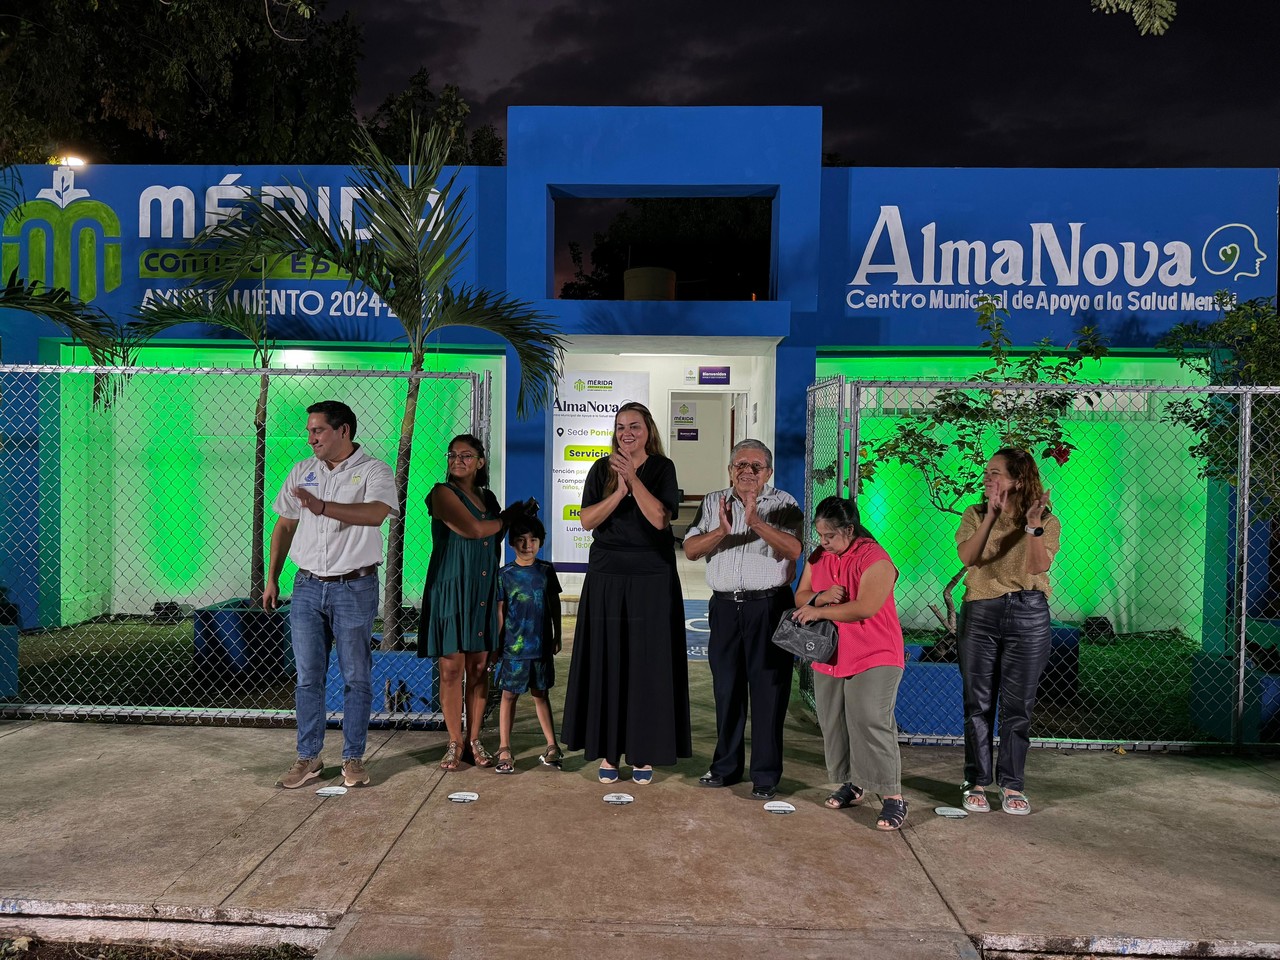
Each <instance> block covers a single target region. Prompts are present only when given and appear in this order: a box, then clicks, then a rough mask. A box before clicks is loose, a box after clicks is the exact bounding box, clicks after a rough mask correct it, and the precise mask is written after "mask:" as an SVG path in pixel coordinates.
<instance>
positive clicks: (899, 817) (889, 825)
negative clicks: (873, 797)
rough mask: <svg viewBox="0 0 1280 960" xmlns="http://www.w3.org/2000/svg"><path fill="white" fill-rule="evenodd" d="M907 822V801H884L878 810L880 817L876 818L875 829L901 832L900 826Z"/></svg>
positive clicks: (901, 799)
mask: <svg viewBox="0 0 1280 960" xmlns="http://www.w3.org/2000/svg"><path fill="white" fill-rule="evenodd" d="M906 822H907V799H906V797H900V798H899V799H897V800H885V802H884V805H883V806H882V807H881V808H880V816H878V817H876V829H877V830H884V831H886V832H888V831H890V830H901V829H902V825H903V824H904V823H906Z"/></svg>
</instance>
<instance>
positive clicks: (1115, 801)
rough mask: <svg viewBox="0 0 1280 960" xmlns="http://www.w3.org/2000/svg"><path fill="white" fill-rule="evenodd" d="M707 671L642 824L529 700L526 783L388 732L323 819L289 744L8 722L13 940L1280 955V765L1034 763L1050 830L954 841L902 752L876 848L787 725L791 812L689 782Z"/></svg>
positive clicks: (5, 900) (413, 950)
mask: <svg viewBox="0 0 1280 960" xmlns="http://www.w3.org/2000/svg"><path fill="white" fill-rule="evenodd" d="M690 673H691V693H692V696H693V710H694V743H695V751H696V753H697V757H696V758H695V759H694V760H691V761H686V762H685V763H683V764H681V765H680V766H679V767H678V768H676V769H674V770H660V771H659V772H658V775H657V778H656V779H655V782H654V783H653V784H651V785H648V786H639V785H632V784H631V783H630V781H623V782H621V783H620V784H619V785H618V787H615V788H612V789H620V790H624V791H627V792H630V793H632V794H633V795H634V796H635V802H634V803H632V804H630V805H628V806H615V805H610V804H606V803H604V802H602V797H603V795H604V794H605V793H608V792H610V791H611V788H609V787H606V786H604V785H602V784H599V783H598V782H597V781H596V777H595V767H594V765H587V766H584V765H583V763H582V760H581V757H580V756H571V757H570V758H569V760H568V761H567V762H566V764H565V769H564V771H562V772H556V771H554V770H550V769H546V768H541V767H539V765H538V763H537V760H536V756H537V753H538V752H539V751H540V749H541V737H540V735H539V734H538V732H537V727H536V723H535V721H534V720H533V718H532V706H531V705H530V704H525V703H522V704H521V713H520V719H519V722H518V725H517V736H516V737H515V747H516V751H517V754H518V758H519V759H518V772H517V775H515V776H511V777H499V776H497V775H495V774H494V773H493V772H492V771H489V770H479V769H474V768H471V767H465V766H464V767H463V769H462V770H461V771H459V772H458V773H453V774H445V773H442V772H441V771H440V770H438V769H437V767H436V761H437V760H438V759H439V756H440V754H441V753H442V751H443V746H444V735H443V734H440V733H425V732H414V731H373V732H372V733H371V735H370V744H369V758H368V759H369V767H370V771H371V773H372V775H373V778H374V780H373V784H372V786H370V787H368V788H363V789H356V790H351V791H349V792H348V793H347V794H346V795H345V796H341V797H335V798H330V799H322V798H320V797H318V796H316V794H315V790H314V788H313V787H312V786H311V785H308V788H304V789H301V790H296V791H285V790H281V789H278V788H277V787H275V785H274V784H275V781H276V779H277V778H278V777H279V776H280V774H282V773H283V772H284V770H285V769H286V768H287V766H288V765H289V762H290V761H291V760H292V757H293V745H294V732H293V730H292V729H236V728H222V727H215V726H202V727H197V726H129V725H113V724H98V723H41V722H8V723H2V724H0V765H2V769H3V770H4V771H5V772H6V776H5V777H4V778H3V780H2V781H0V783H2V784H3V785H2V786H0V934H3V935H8V936H11V935H15V934H18V933H30V934H34V935H36V936H41V937H45V938H50V939H56V938H61V939H90V938H101V937H106V938H113V939H130V938H132V939H147V940H159V939H166V938H172V939H176V940H180V941H183V942H186V943H187V944H194V943H205V944H228V945H231V944H234V945H246V944H262V943H266V944H275V943H278V942H282V941H289V942H294V943H299V944H302V945H306V946H311V947H315V948H318V949H319V950H320V954H321V956H322V957H323V958H328V957H375V956H379V957H385V956H397V957H423V958H443V957H526V956H528V957H532V956H535V955H536V956H555V957H569V958H576V957H593V958H612V957H624V956H627V957H632V956H634V955H635V954H636V953H638V952H643V953H644V954H645V955H646V956H647V957H652V958H665V957H688V956H691V955H697V956H699V957H700V958H702V960H719V958H722V957H723V958H735V960H736V958H740V957H742V956H743V955H744V954H746V953H747V952H754V953H755V954H756V955H763V956H788V957H812V958H828V957H830V958H836V957H840V958H850V957H853V958H862V957H866V958H873V957H874V958H882V957H904V958H916V957H919V958H926V957H929V958H938V957H977V956H982V955H984V952H985V955H987V956H993V955H1001V951H1042V952H1050V953H1076V954H1084V955H1088V954H1095V955H1096V954H1106V953H1126V954H1129V955H1131V956H1133V955H1150V956H1155V955H1165V956H1169V955H1177V956H1237V957H1280V760H1274V759H1229V758H1218V757H1204V758H1196V757H1187V756H1177V755H1167V756H1162V755H1151V754H1142V753H1139V754H1128V755H1124V756H1120V755H1116V754H1113V753H1110V752H1103V751H1093V752H1084V751H1074V752H1068V751H1048V750H1033V751H1032V753H1031V757H1030V761H1029V770H1028V793H1029V795H1030V796H1031V798H1032V801H1033V803H1034V804H1035V812H1034V814H1033V815H1032V816H1030V817H1011V816H1008V815H1006V814H1003V813H1001V812H999V811H998V810H997V811H994V812H992V813H990V814H985V815H971V816H969V817H968V818H967V819H965V820H947V819H943V818H941V817H937V816H935V815H934V813H933V808H934V807H935V806H938V805H957V804H958V803H959V795H958V794H959V790H958V786H957V784H958V783H959V780H960V766H961V759H962V758H961V754H960V751H959V750H957V749H954V748H938V747H908V748H904V750H903V770H904V777H905V786H906V793H907V796H908V797H909V799H910V801H911V810H910V819H909V821H908V825H907V827H906V829H904V830H903V831H902V832H901V833H898V834H888V833H880V832H877V831H876V830H875V814H876V812H877V810H878V807H879V805H878V803H869V804H868V805H866V806H864V807H859V808H854V809H851V810H846V811H839V812H835V811H830V810H826V809H824V808H823V807H822V806H821V802H822V799H823V798H824V797H825V796H826V794H827V793H828V792H829V789H830V786H829V785H828V784H826V783H825V779H826V775H825V772H824V770H823V767H822V753H821V742H820V738H819V736H818V733H817V731H816V729H815V728H814V727H813V726H812V725H811V724H810V722H809V721H808V719H807V718H806V717H805V716H803V715H802V714H801V712H800V711H798V710H795V709H794V705H793V711H792V716H791V718H790V719H789V722H788V723H789V726H788V731H787V744H788V754H787V767H786V777H785V779H784V781H783V784H782V788H781V793H780V799H786V800H789V801H790V802H792V803H794V804H795V806H796V808H797V809H796V812H795V813H793V814H789V815H784V816H779V815H775V814H770V813H767V812H765V811H764V810H763V807H762V804H761V803H759V802H757V801H753V800H751V799H750V797H749V795H748V794H749V791H750V785H749V784H748V785H739V786H736V787H733V788H730V789H724V790H706V789H703V788H700V787H698V786H697V784H696V782H695V781H696V780H697V777H698V776H699V775H700V774H701V773H703V772H704V770H705V769H706V765H707V759H708V757H709V755H710V750H711V743H712V741H711V737H712V723H713V720H712V710H711V703H710V693H709V687H710V684H709V679H708V677H709V675H708V674H707V668H706V665H705V664H690ZM557 716H558V711H557ZM488 739H489V742H490V743H491V744H493V743H494V741H493V739H492V737H489V738H488ZM328 745H329V750H328V754H327V756H326V759H327V760H328V761H330V762H331V763H332V764H333V765H332V766H331V767H330V769H329V772H330V773H331V774H333V775H334V776H335V777H336V774H337V772H338V771H337V765H336V763H333V761H336V760H337V759H338V755H339V752H340V735H339V734H338V733H337V732H335V731H331V732H330V734H329V739H328ZM325 782H326V781H321V782H320V783H317V784H316V785H315V786H321V785H324V783H325ZM332 782H338V781H337V780H336V779H335V780H334V781H332ZM455 790H474V791H475V792H477V793H478V794H479V795H480V798H479V800H478V801H477V802H475V803H470V804H459V803H451V802H450V801H449V800H448V799H447V797H448V794H449V793H450V792H452V791H455Z"/></svg>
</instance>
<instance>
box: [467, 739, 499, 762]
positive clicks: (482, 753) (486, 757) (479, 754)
mask: <svg viewBox="0 0 1280 960" xmlns="http://www.w3.org/2000/svg"><path fill="white" fill-rule="evenodd" d="M471 757H472V761H473V762H474V763H475V765H476V766H477V767H492V766H493V764H494V759H493V754H491V753H490V752H489V751H488V750H486V749H485V748H484V744H483V743H481V742H480V741H479V740H472V741H471Z"/></svg>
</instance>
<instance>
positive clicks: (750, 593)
mask: <svg viewBox="0 0 1280 960" xmlns="http://www.w3.org/2000/svg"><path fill="white" fill-rule="evenodd" d="M785 589H786V588H785V587H773V588H772V589H770V590H712V591H711V595H712V596H713V597H715V598H716V599H717V600H732V601H733V602H734V603H742V602H743V601H744V600H768V599H769V598H770V597H772V596H774V595H775V594H778V593H781V592H782V591H783V590H785Z"/></svg>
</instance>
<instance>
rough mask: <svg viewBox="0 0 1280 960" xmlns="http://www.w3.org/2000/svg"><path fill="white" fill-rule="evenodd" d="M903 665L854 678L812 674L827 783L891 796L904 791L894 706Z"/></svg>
mask: <svg viewBox="0 0 1280 960" xmlns="http://www.w3.org/2000/svg"><path fill="white" fill-rule="evenodd" d="M901 682H902V668H901V667H872V668H871V669H870V670H864V671H863V672H862V673H859V674H855V675H854V676H852V677H829V676H827V675H826V674H825V673H818V672H817V671H816V670H815V671H814V673H813V699H814V702H815V704H816V706H817V710H818V723H819V725H820V726H821V727H822V746H823V751H824V753H825V754H826V760H827V779H828V780H830V781H831V782H832V783H852V784H854V785H855V786H858V787H861V788H862V789H863V790H868V791H870V792H871V793H878V794H879V795H880V796H882V797H892V796H895V795H897V794H900V793H902V751H901V750H899V749H898V724H897V722H896V721H895V720H894V719H893V708H894V705H895V704H896V703H897V702H898V684H899V683H901Z"/></svg>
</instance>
